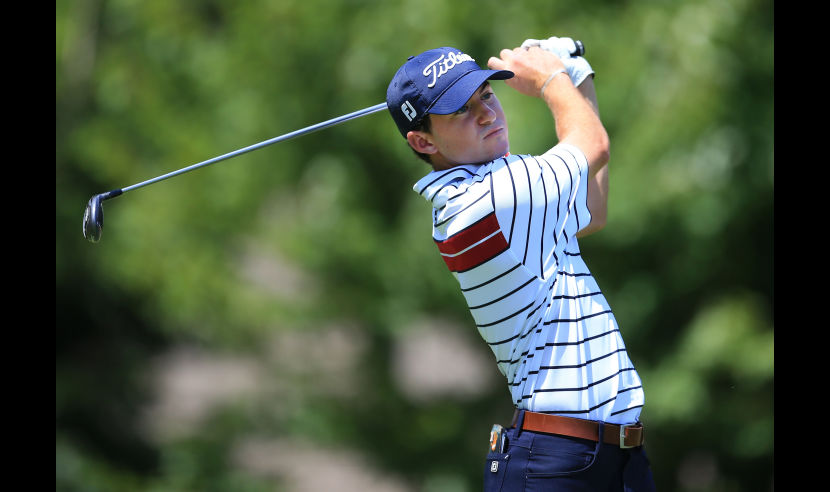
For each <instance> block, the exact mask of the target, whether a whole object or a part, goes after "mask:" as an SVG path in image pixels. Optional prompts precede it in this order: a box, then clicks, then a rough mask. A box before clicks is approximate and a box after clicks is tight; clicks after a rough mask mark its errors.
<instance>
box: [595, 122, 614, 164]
mask: <svg viewBox="0 0 830 492" xmlns="http://www.w3.org/2000/svg"><path fill="white" fill-rule="evenodd" d="M610 160H611V141H610V140H609V138H608V133H606V132H605V131H603V132H602V133H601V135H599V136H598V138H597V143H596V146H595V148H594V163H595V164H596V168H597V169H599V168H602V167H603V166H605V165H606V164H608V161H610Z"/></svg>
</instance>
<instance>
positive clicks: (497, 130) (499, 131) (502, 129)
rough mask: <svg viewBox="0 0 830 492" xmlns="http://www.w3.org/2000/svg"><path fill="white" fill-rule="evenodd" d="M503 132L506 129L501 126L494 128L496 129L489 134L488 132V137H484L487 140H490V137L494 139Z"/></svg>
mask: <svg viewBox="0 0 830 492" xmlns="http://www.w3.org/2000/svg"><path fill="white" fill-rule="evenodd" d="M503 131H504V127H503V126H500V127H497V128H494V129H492V130H490V131H489V132H487V134H486V135H484V138H485V139H487V138H490V137H492V136H495V135H498V134H500V133H501V132H503Z"/></svg>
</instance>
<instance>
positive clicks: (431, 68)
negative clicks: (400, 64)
mask: <svg viewBox="0 0 830 492" xmlns="http://www.w3.org/2000/svg"><path fill="white" fill-rule="evenodd" d="M444 56H445V55H441V56H439V57H438V59H437V60H435V61H434V62H432V63H430V64H429V65H427V68H425V69H424V72H423V74H424V77H429V76H430V75H432V82H430V83H429V85H428V86H427V87H429V88H432V87H433V86H434V85H435V83H436V82H437V81H438V79H439V78H441V76H442V75H444V74H445V73H447V72H449V71H450V70H452V69H453V68H454V67H455V66H456V65H458V64H460V63H463V62H465V61H471V62H475V60H473V57H471V56H470V55H467V54H464V53H462V52H460V51H459V52H458V53H452V52H450V53H449V54H447V55H446V57H447V58H446V59H444ZM441 60H443V61H441ZM436 65H437V67H436Z"/></svg>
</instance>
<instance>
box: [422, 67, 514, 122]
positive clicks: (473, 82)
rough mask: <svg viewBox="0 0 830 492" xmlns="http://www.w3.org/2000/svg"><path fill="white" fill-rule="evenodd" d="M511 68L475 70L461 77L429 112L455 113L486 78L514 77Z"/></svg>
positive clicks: (503, 78) (501, 78)
mask: <svg viewBox="0 0 830 492" xmlns="http://www.w3.org/2000/svg"><path fill="white" fill-rule="evenodd" d="M513 75H514V74H513V72H511V71H509V70H474V71H472V72H469V73H467V74H466V75H464V76H463V77H461V78H459V79H458V80H457V81H456V82H455V83H454V84H453V85H451V86H450V87H449V88H447V90H446V92H444V93H443V94H442V95H441V96H440V97H439V98H438V99H437V100H436V101H435V103H433V105H432V106H431V107H429V108H427V110H426V112H427V113H432V114H451V113H455V112H456V111H458V110H459V109H461V107H462V106H464V105H465V104H467V101H469V100H470V98H471V97H473V94H475V92H476V91H477V90H478V88H479V87H480V86H481V84H483V83H484V81H486V80H505V79H509V78H511V77H513Z"/></svg>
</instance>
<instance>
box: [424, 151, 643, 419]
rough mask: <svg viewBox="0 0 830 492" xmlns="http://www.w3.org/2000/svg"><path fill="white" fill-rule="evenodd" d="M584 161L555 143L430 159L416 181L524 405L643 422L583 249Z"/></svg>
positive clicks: (450, 263)
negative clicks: (456, 162)
mask: <svg viewBox="0 0 830 492" xmlns="http://www.w3.org/2000/svg"><path fill="white" fill-rule="evenodd" d="M587 185H588V162H587V160H586V158H585V155H584V154H583V153H582V152H581V151H580V150H579V149H578V148H576V147H574V146H571V145H567V144H561V143H560V144H558V145H556V146H555V147H553V148H552V149H550V150H549V151H548V152H546V153H545V154H543V155H541V156H531V155H508V156H505V157H502V158H500V159H496V160H494V161H492V162H489V163H487V164H480V165H461V166H457V167H454V168H452V169H448V170H443V171H433V172H431V173H429V174H428V175H427V176H425V177H424V178H422V179H421V180H419V181H418V182H417V183H416V184H415V186H414V189H415V191H416V192H417V193H419V194H420V195H422V196H423V197H424V198H426V199H427V200H428V201H430V202H431V204H432V206H433V211H432V213H433V217H432V220H433V229H432V231H433V239H434V240H435V243H436V244H437V246H438V250H439V251H440V253H441V256H442V258H443V259H444V262H446V264H447V267H448V268H449V269H450V271H451V272H452V274H453V275H454V276H455V278H456V280H457V281H458V283H459V286H460V287H461V291H462V292H463V294H464V297H465V299H466V301H467V305H468V307H469V309H470V313H471V314H472V316H473V320H474V321H475V324H476V327H477V328H478V331H479V333H480V334H481V336H482V337H483V338H484V341H485V342H487V344H488V345H489V346H490V349H491V350H492V351H493V354H494V355H495V358H496V363H497V364H498V368H499V371H501V373H502V374H503V375H504V377H505V378H506V379H507V384H508V387H509V389H510V393H511V395H512V397H513V403H514V404H515V406H516V407H517V408H519V409H526V410H530V411H534V412H542V413H551V414H558V415H565V416H569V417H578V418H583V419H589V420H601V421H604V422H610V423H615V424H628V423H633V422H636V421H637V420H638V418H639V415H640V410H641V408H642V406H643V398H644V397H643V390H642V384H641V381H640V377H639V375H638V374H637V371H636V370H635V369H634V365H633V364H632V363H631V360H630V359H629V357H628V354H627V353H626V350H625V344H624V343H623V339H622V336H621V335H620V330H619V327H618V326H617V322H616V319H615V318H614V314H613V313H612V312H611V308H610V306H609V305H608V302H607V301H606V299H605V296H604V295H603V294H602V292H601V291H600V289H599V286H598V285H597V282H596V280H595V279H594V277H593V276H592V275H591V272H590V271H589V270H588V267H587V266H586V264H585V262H584V261H583V260H582V256H581V255H580V252H579V244H578V242H577V239H576V233H577V232H578V231H579V230H580V229H582V228H583V227H585V226H587V225H588V223H589V222H590V221H591V215H590V212H589V211H588V206H587V202H586V199H587Z"/></svg>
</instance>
